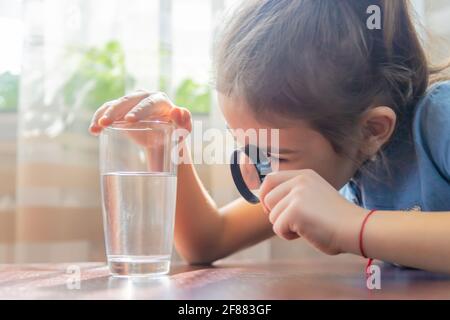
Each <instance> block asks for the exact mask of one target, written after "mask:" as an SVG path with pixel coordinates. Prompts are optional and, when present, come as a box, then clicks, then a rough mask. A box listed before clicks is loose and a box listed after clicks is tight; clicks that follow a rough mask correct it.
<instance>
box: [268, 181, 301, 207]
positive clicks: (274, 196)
mask: <svg viewBox="0 0 450 320" xmlns="http://www.w3.org/2000/svg"><path fill="white" fill-rule="evenodd" d="M296 177H297V176H296ZM297 183H298V182H297V181H296V180H295V179H293V178H291V179H289V180H287V181H285V182H282V183H281V184H279V185H277V186H276V187H275V188H273V189H271V190H270V191H269V192H267V193H266V194H264V197H263V198H260V199H261V201H262V202H263V203H264V205H265V206H266V207H267V209H269V210H272V208H274V207H275V206H276V204H277V203H278V202H279V201H281V200H282V199H283V198H284V197H286V196H287V195H288V194H289V192H290V191H291V190H292V188H293V187H295V185H296V184H297Z"/></svg>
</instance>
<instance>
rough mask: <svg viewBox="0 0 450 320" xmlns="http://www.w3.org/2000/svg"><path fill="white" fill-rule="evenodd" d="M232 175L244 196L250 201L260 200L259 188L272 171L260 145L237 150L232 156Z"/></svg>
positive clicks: (256, 201)
mask: <svg viewBox="0 0 450 320" xmlns="http://www.w3.org/2000/svg"><path fill="white" fill-rule="evenodd" d="M231 160H232V161H231V164H230V169H231V175H232V176H233V180H234V183H235V185H236V188H237V189H238V191H239V193H240V194H241V195H242V197H243V198H244V199H245V200H247V201H248V202H250V203H258V202H259V198H258V195H259V188H260V187H261V184H262V182H263V180H264V177H265V176H266V175H267V174H269V173H270V172H271V167H270V162H269V160H268V158H267V156H265V155H264V154H263V153H261V151H260V150H259V149H258V147H256V146H253V145H247V146H245V147H244V148H241V149H238V150H235V151H234V152H233V154H232V157H231Z"/></svg>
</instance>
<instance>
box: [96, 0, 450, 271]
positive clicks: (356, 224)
mask: <svg viewBox="0 0 450 320" xmlns="http://www.w3.org/2000/svg"><path fill="white" fill-rule="evenodd" d="M371 5H378V6H379V8H381V14H382V16H381V18H382V22H383V23H382V28H381V29H373V30H372V29H369V28H368V27H367V24H366V20H367V19H368V14H367V13H366V10H367V8H368V7H369V6H371ZM215 61H216V77H217V79H216V82H217V89H218V92H219V105H220V108H221V111H222V112H223V115H224V117H225V119H226V121H227V124H228V126H229V127H230V129H232V130H235V129H244V130H247V129H249V128H255V129H271V128H281V129H280V143H279V146H280V150H281V149H283V150H284V151H283V152H282V153H281V151H280V154H275V155H273V154H272V155H271V156H272V157H273V159H274V160H278V161H279V163H280V169H281V170H280V171H278V172H274V173H272V174H270V175H268V176H267V177H266V179H265V180H264V183H263V184H262V186H261V191H260V192H261V193H260V198H261V199H262V205H251V204H248V203H246V202H245V201H244V200H243V199H239V200H236V201H234V202H232V203H230V204H229V205H227V206H225V207H223V208H217V207H216V205H215V204H214V202H213V201H212V200H211V198H210V197H209V195H208V194H207V192H206V191H205V189H204V188H203V186H202V183H201V181H200V180H199V178H198V176H197V174H196V172H195V170H194V167H193V166H192V164H182V165H180V167H179V172H178V195H177V197H178V198H177V211H176V225H175V244H176V248H177V250H178V252H179V253H180V254H181V255H182V256H183V257H184V258H185V259H186V260H187V261H188V262H190V263H210V262H212V261H214V260H216V259H219V258H221V257H224V256H227V255H229V254H231V253H233V252H235V251H237V250H240V249H242V248H244V247H247V246H250V245H253V244H256V243H257V242H260V241H262V240H265V239H267V238H269V237H271V236H272V235H273V234H274V233H275V234H276V235H278V236H280V237H282V238H284V239H288V240H292V239H296V238H299V237H302V238H304V239H306V240H307V241H308V242H310V243H311V244H312V245H314V246H315V247H317V248H318V249H320V250H321V251H323V252H324V253H326V254H332V255H334V254H339V253H353V254H358V255H363V256H367V257H371V258H377V259H381V260H384V261H389V262H393V263H398V264H401V265H405V266H410V267H416V268H423V269H428V270H432V271H440V272H450V83H449V82H440V83H435V84H434V85H431V83H432V80H431V79H432V78H436V76H437V75H438V70H435V69H432V68H431V67H430V66H429V65H428V63H427V61H426V57H425V54H424V50H423V48H422V47H421V44H420V42H419V39H418V36H417V33H416V31H415V29H414V26H413V23H412V19H411V16H410V14H409V11H408V4H407V2H406V1H403V0H396V1H391V0H342V1H330V0H295V1H292V0H255V1H245V4H243V6H242V8H240V10H239V11H238V12H237V13H236V14H235V15H234V16H233V17H232V19H231V20H230V21H228V23H227V24H226V26H225V28H224V30H223V33H222V35H221V37H220V41H219V42H218V44H217V48H216V52H215ZM150 117H151V118H154V117H159V118H161V119H165V120H171V121H173V122H174V123H176V125H177V126H178V127H180V128H184V129H187V130H191V115H190V113H189V111H188V110H187V109H184V108H181V107H177V106H175V105H174V104H173V103H172V102H171V101H170V100H169V99H168V98H167V96H165V95H164V94H162V93H154V94H150V93H147V92H144V91H138V92H136V93H134V94H131V95H128V96H126V97H123V98H121V99H118V100H115V101H112V102H108V103H106V104H104V105H103V106H102V107H101V108H100V109H99V110H98V111H97V112H96V114H95V116H94V118H93V122H92V125H91V127H90V131H91V132H92V133H93V134H98V133H99V132H100V131H101V130H102V128H104V127H106V126H108V125H110V124H112V123H113V122H114V121H116V120H126V121H130V122H133V121H138V120H141V119H146V118H150ZM338 190H340V192H339V191H338ZM342 195H344V196H345V197H346V198H347V199H346V198H344V197H343V196H342ZM348 200H351V201H348ZM374 209H376V210H377V211H375V212H374V211H372V210H374ZM369 212H370V213H371V215H369V214H368V213H369ZM372 213H373V214H372ZM369 216H370V218H369Z"/></svg>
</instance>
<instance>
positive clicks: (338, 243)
mask: <svg viewBox="0 0 450 320" xmlns="http://www.w3.org/2000/svg"><path fill="white" fill-rule="evenodd" d="M260 199H261V201H262V203H263V206H264V207H265V209H266V211H267V213H268V214H269V220H270V222H271V223H272V224H273V230H274V232H275V233H276V234H277V235H278V236H280V237H282V238H284V239H287V240H292V239H296V238H298V237H303V238H305V239H306V240H308V241H309V242H311V243H312V244H313V245H314V246H315V247H316V248H318V249H319V250H321V251H323V252H325V253H327V254H331V255H334V254H338V253H342V252H353V253H356V252H358V248H359V247H358V233H359V228H360V226H361V223H362V220H363V219H364V213H365V212H366V210H365V209H363V208H361V207H358V206H356V205H355V204H353V203H351V202H349V201H347V200H346V199H345V198H344V197H343V196H341V195H340V194H339V192H338V191H337V190H336V189H335V188H334V187H333V186H331V185H330V184H329V183H328V182H327V181H326V180H325V179H323V178H322V177H321V176H320V175H319V174H317V173H316V172H315V171H313V170H309V169H307V170H292V171H279V172H274V173H270V174H269V175H267V176H266V178H265V180H264V182H263V184H262V185H261V189H260Z"/></svg>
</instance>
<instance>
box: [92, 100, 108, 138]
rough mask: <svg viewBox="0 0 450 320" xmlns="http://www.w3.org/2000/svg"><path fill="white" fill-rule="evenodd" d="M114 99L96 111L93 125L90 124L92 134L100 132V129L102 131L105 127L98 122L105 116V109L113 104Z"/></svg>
mask: <svg viewBox="0 0 450 320" xmlns="http://www.w3.org/2000/svg"><path fill="white" fill-rule="evenodd" d="M113 102H114V101H109V102H106V103H104V104H103V105H102V106H101V107H100V108H98V109H97V111H96V112H95V113H94V116H93V117H92V122H91V125H90V126H89V131H90V132H91V133H92V134H95V135H96V134H99V133H100V131H102V129H103V127H102V126H100V125H99V124H98V120H99V119H100V118H101V117H102V116H103V114H104V113H105V111H106V110H107V109H108V108H109V107H110V106H111V104H112V103H113Z"/></svg>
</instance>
